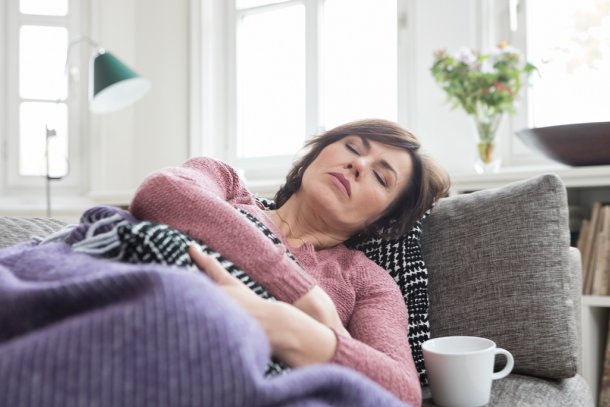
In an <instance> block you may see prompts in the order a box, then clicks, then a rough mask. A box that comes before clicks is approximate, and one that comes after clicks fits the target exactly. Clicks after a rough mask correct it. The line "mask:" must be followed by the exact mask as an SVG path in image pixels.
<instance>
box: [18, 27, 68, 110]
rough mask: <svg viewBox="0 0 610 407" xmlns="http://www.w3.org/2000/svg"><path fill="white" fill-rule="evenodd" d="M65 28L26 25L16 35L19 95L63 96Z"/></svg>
mask: <svg viewBox="0 0 610 407" xmlns="http://www.w3.org/2000/svg"><path fill="white" fill-rule="evenodd" d="M67 51H68V30H66V29H65V28H63V27H46V26H35V25H26V26H23V27H21V31H20V36H19V94H20V96H21V97H22V98H30V99H48V100H57V99H64V98H65V97H66V94H67V79H66V75H64V67H65V64H66V54H67Z"/></svg>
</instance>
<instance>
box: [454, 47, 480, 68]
mask: <svg viewBox="0 0 610 407" xmlns="http://www.w3.org/2000/svg"><path fill="white" fill-rule="evenodd" d="M455 59H457V60H458V61H460V62H463V63H465V64H466V65H474V64H475V62H477V56H476V54H475V53H474V52H473V51H472V50H471V49H470V48H467V47H462V48H460V49H458V50H457V51H456V53H455Z"/></svg>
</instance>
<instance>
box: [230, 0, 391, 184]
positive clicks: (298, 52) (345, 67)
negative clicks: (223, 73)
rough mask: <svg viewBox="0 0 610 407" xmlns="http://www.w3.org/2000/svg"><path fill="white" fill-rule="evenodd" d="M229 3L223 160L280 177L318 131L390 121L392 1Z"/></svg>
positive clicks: (247, 0) (242, 0)
mask: <svg viewBox="0 0 610 407" xmlns="http://www.w3.org/2000/svg"><path fill="white" fill-rule="evenodd" d="M232 3H233V5H234V7H233V8H232V10H230V11H229V14H230V15H231V16H232V21H233V23H234V24H231V25H232V26H233V27H234V32H235V35H234V36H231V37H232V42H233V43H232V44H230V46H229V49H233V50H234V52H232V55H231V56H230V57H229V58H230V61H231V62H230V69H229V70H228V71H229V72H234V77H233V78H231V77H229V78H228V81H229V83H230V84H234V85H233V86H234V91H233V92H231V93H232V94H231V95H229V99H230V102H229V106H230V107H229V112H228V120H229V129H230V130H229V140H230V141H229V146H228V160H229V161H230V162H231V163H232V164H234V165H236V166H238V167H240V168H242V169H244V170H245V171H246V176H247V177H248V178H250V179H251V178H252V177H251V175H252V174H254V173H258V174H262V173H264V172H265V170H266V174H267V175H269V174H271V175H273V174H277V173H280V174H283V173H284V171H283V170H284V169H285V167H287V166H288V165H289V163H290V162H291V161H292V160H293V157H294V154H295V153H296V152H297V151H298V150H299V148H300V147H302V145H303V143H304V141H305V140H306V139H307V138H308V137H310V136H312V135H315V134H317V133H319V132H320V131H321V130H324V129H329V128H332V127H334V126H336V125H339V124H342V123H345V122H348V121H351V120H355V119H361V118H364V117H378V118H385V119H389V120H394V121H396V120H397V111H398V108H397V104H398V102H397V98H398V96H397V93H398V91H397V75H398V74H397V72H398V68H397V60H398V58H397V53H398V50H397V20H398V17H397V13H398V11H397V7H398V6H397V1H396V0H284V1H282V0H236V1H235V2H232ZM231 88H232V87H231V86H229V89H231ZM231 98H233V99H231ZM280 168H281V170H280Z"/></svg>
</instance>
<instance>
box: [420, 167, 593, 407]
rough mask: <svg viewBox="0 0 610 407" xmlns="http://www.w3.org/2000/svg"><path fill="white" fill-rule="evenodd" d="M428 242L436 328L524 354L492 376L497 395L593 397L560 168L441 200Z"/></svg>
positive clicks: (542, 401)
mask: <svg viewBox="0 0 610 407" xmlns="http://www.w3.org/2000/svg"><path fill="white" fill-rule="evenodd" d="M422 250H423V256H424V259H425V261H426V263H427V265H428V273H429V298H430V310H429V313H430V314H429V319H430V330H431V335H432V337H438V336H446V335H476V336H483V337H487V338H490V339H492V340H494V341H495V342H496V343H497V345H498V346H500V347H502V348H505V349H507V350H509V351H510V352H511V353H512V354H513V356H514V358H515V367H514V370H513V374H511V375H510V376H508V377H507V378H505V379H502V380H499V381H495V382H494V383H493V387H492V398H491V403H490V404H491V405H493V406H513V407H516V406H566V407H568V406H570V407H575V406H592V405H593V401H592V397H591V394H590V391H589V388H588V386H587V383H586V382H585V380H584V379H583V377H582V376H580V375H579V374H578V371H579V370H580V365H581V349H580V337H581V336H580V307H581V302H580V300H581V271H580V255H579V252H578V250H576V249H574V248H570V246H569V228H568V207H567V197H566V190H565V187H564V185H563V183H562V182H561V180H560V179H559V178H558V177H557V176H555V175H542V176H539V177H535V178H532V179H529V180H525V181H520V182H516V183H513V184H510V185H507V186H505V187H502V188H498V189H490V190H483V191H478V192H473V193H471V194H464V195H457V196H452V197H449V198H446V199H443V200H441V201H440V202H439V205H438V207H437V208H436V210H435V211H434V212H433V214H432V215H431V216H430V218H429V220H428V221H427V222H425V224H424V231H423V240H422ZM426 390H427V389H426ZM426 393H427V392H426ZM426 403H428V404H430V405H432V404H431V402H430V400H429V399H428V400H427V401H426Z"/></svg>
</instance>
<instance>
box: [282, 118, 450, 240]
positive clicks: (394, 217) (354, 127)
mask: <svg viewBox="0 0 610 407" xmlns="http://www.w3.org/2000/svg"><path fill="white" fill-rule="evenodd" d="M347 136H359V137H361V138H363V139H366V140H370V141H376V142H379V143H383V144H385V145H389V146H393V147H398V148H401V149H404V150H406V151H407V152H408V153H409V155H410V156H411V159H412V161H413V173H412V175H411V180H410V181H409V183H408V185H407V187H406V188H405V189H404V191H402V192H401V193H400V194H399V196H398V197H397V198H396V200H394V202H392V203H391V204H390V206H389V207H388V209H387V210H386V212H385V213H384V214H383V216H381V218H379V219H378V220H377V221H376V222H374V223H372V224H371V225H369V226H368V227H367V228H365V229H363V230H361V231H360V232H359V233H357V234H356V235H355V236H352V238H350V239H349V241H348V242H352V243H353V241H356V240H357V241H361V240H364V239H367V238H369V237H373V236H380V237H383V238H386V239H394V238H397V237H399V236H401V235H403V234H405V233H407V232H408V231H410V230H411V228H413V226H414V225H415V223H416V222H417V221H418V220H419V219H420V218H421V217H422V216H423V215H424V213H425V212H426V211H427V210H428V209H430V208H431V207H432V205H433V204H434V202H435V201H436V200H437V199H438V198H440V197H442V196H446V195H447V193H448V191H449V184H450V183H449V176H448V175H447V173H446V172H445V171H444V170H443V169H441V168H440V167H439V166H438V165H436V163H434V161H433V160H432V159H431V158H430V157H428V156H426V155H425V154H423V153H422V152H421V151H420V143H419V141H418V140H417V138H416V137H415V136H414V135H413V134H412V133H410V132H408V131H407V130H405V129H403V128H402V127H400V126H399V125H398V124H396V123H394V122H391V121H387V120H380V119H367V120H359V121H355V122H351V123H347V124H344V125H341V126H339V127H335V128H334V129H332V130H329V131H327V132H325V133H323V134H321V135H318V136H316V137H314V138H312V139H311V140H309V141H308V142H307V143H306V144H305V147H306V148H309V151H308V152H307V154H305V155H304V156H303V157H301V158H300V159H299V160H297V161H296V162H295V163H294V165H293V167H292V169H291V170H290V172H289V173H288V175H287V176H286V183H285V184H284V185H282V186H281V187H280V189H279V191H278V192H277V193H276V195H275V198H274V199H275V203H276V205H277V207H278V208H279V207H281V206H282V205H284V203H285V202H286V201H287V200H288V199H289V198H290V197H291V196H292V194H294V193H295V192H297V191H298V190H299V188H300V187H301V182H302V180H303V173H304V172H305V170H306V169H307V168H308V167H309V165H310V164H311V163H312V162H313V161H314V160H315V159H316V158H317V157H318V155H319V154H320V152H321V151H322V150H324V148H326V146H328V145H329V144H332V143H335V142H337V141H339V140H341V139H342V138H344V137H347Z"/></svg>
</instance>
